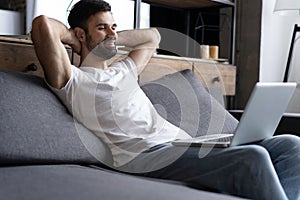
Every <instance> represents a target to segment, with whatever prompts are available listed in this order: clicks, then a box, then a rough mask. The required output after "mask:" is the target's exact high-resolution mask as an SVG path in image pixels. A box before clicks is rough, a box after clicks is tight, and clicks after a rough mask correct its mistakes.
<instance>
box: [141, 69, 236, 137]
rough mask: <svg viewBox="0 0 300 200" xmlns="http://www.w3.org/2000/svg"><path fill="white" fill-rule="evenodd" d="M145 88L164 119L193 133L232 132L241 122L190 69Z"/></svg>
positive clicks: (153, 82)
mask: <svg viewBox="0 0 300 200" xmlns="http://www.w3.org/2000/svg"><path fill="white" fill-rule="evenodd" d="M141 87H142V89H143V90H144V92H145V93H146V95H147V96H148V98H149V99H150V100H151V102H152V103H153V104H154V106H155V107H156V109H157V111H158V112H159V113H160V114H161V115H162V116H163V117H164V118H166V119H167V120H168V121H169V122H171V123H173V124H174V125H176V126H179V127H180V128H182V129H183V130H185V131H186V132H188V133H189V134H190V135H192V136H199V135H206V134H211V133H232V132H234V130H235V129H236V127H237V124H238V121H237V120H236V119H235V118H234V117H233V116H232V115H231V114H230V113H229V112H228V111H227V110H226V109H225V108H224V106H223V105H221V104H220V103H219V101H217V100H216V99H215V98H214V97H213V96H212V95H211V94H210V93H209V92H208V90H207V89H206V88H205V87H203V85H202V84H201V82H200V81H199V79H198V78H197V77H196V75H195V74H194V73H193V72H192V71H191V70H189V69H187V70H183V71H180V72H176V73H173V74H169V75H166V76H164V77H162V78H160V79H157V80H155V81H151V82H148V83H145V84H143V85H142V86H141Z"/></svg>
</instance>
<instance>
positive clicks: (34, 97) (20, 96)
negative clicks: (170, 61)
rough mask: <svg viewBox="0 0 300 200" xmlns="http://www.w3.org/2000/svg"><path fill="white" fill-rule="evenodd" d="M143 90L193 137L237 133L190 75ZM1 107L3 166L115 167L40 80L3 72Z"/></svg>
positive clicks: (230, 118)
mask: <svg viewBox="0 0 300 200" xmlns="http://www.w3.org/2000/svg"><path fill="white" fill-rule="evenodd" d="M141 87H142V89H143V90H144V92H145V93H146V95H147V96H148V97H149V99H150V101H152V103H153V104H154V106H155V107H156V109H157V111H158V112H159V113H160V114H161V115H162V116H163V117H164V118H166V119H167V120H168V121H170V122H171V123H173V124H174V125H177V126H179V127H181V128H182V129H184V130H185V131H187V132H188V133H189V134H191V135H193V136H195V135H205V134H207V133H223V132H226V133H227V132H233V131H234V129H235V128H236V126H237V124H238V121H237V120H236V119H235V118H234V117H233V116H231V115H230V114H229V113H228V112H227V111H226V110H225V109H224V107H223V106H222V105H221V104H219V102H218V101H216V100H215V99H214V98H213V97H212V96H211V95H210V94H209V93H208V91H207V90H206V89H205V88H204V87H203V86H202V85H201V83H200V82H199V80H198V78H197V77H196V76H195V75H194V73H193V72H192V71H191V70H184V71H181V72H176V73H174V74H169V75H166V76H164V77H162V78H160V79H158V80H155V81H152V82H149V83H146V84H144V85H142V86H141ZM0 105H1V107H0V165H18V164H32V163H34V164H57V163H69V164H70V163H79V164H81V163H82V164H97V165H102V164H105V165H109V166H111V163H112V159H111V153H110V151H109V149H108V148H107V147H106V145H105V144H104V143H103V142H102V141H101V140H100V139H99V138H98V137H96V136H95V135H94V134H93V133H92V132H90V131H89V130H88V129H86V128H85V127H84V126H82V125H81V124H80V123H77V122H76V120H74V119H73V117H72V116H71V115H70V113H68V111H67V109H66V108H65V107H64V106H63V105H62V103H61V102H60V101H59V99H58V98H57V97H56V96H55V95H54V94H53V93H52V92H51V91H50V90H49V89H48V87H47V85H46V84H45V82H44V80H43V79H42V78H40V77H37V76H33V75H28V74H24V73H18V72H5V71H0Z"/></svg>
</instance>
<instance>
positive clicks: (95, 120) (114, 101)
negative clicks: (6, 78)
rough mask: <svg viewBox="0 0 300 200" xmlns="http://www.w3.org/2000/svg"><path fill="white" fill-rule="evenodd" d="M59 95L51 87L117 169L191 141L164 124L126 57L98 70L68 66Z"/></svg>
mask: <svg viewBox="0 0 300 200" xmlns="http://www.w3.org/2000/svg"><path fill="white" fill-rule="evenodd" d="M71 68H72V75H71V78H70V80H69V81H68V82H67V84H66V85H65V86H64V87H63V88H62V89H60V90H57V89H55V88H52V87H50V88H51V89H52V90H53V91H54V92H55V93H56V94H57V95H58V97H59V98H60V99H61V100H62V102H63V103H64V104H65V105H66V106H67V108H68V110H69V111H70V112H71V113H72V114H73V116H74V117H75V118H76V119H77V121H79V122H81V123H82V124H83V125H85V126H86V127H87V128H88V129H90V130H91V131H92V132H93V133H94V134H96V135H97V136H98V137H100V138H101V139H102V140H103V141H104V142H105V143H106V144H107V145H108V147H109V148H110V150H111V153H112V156H113V161H114V166H116V167H119V166H122V165H124V164H126V163H127V162H129V161H131V160H132V159H134V158H135V157H136V156H137V155H139V154H140V153H141V152H143V151H145V150H147V149H149V148H151V147H153V146H155V145H158V144H161V143H165V142H169V141H172V140H174V139H176V138H189V137H190V136H189V135H188V134H187V133H186V132H184V131H183V130H181V129H179V128H178V127H176V126H174V125H172V124H171V123H169V122H168V121H166V120H165V119H163V118H162V117H161V116H160V115H159V114H158V113H157V112H156V110H155V108H154V107H153V105H152V104H151V102H150V100H149V99H148V97H147V96H146V95H145V93H144V92H143V91H142V90H141V88H140V86H139V85H138V81H137V80H138V74H137V70H136V66H135V63H134V62H133V60H132V59H131V58H130V57H127V58H125V59H124V60H122V61H119V62H117V63H114V64H112V65H111V66H110V67H109V68H108V69H106V70H102V69H97V68H93V67H80V68H77V67H75V66H72V67H71Z"/></svg>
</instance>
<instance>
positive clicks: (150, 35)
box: [117, 28, 161, 73]
mask: <svg viewBox="0 0 300 200" xmlns="http://www.w3.org/2000/svg"><path fill="white" fill-rule="evenodd" d="M160 38H161V37H160V34H159V32H158V31H157V29H155V28H150V29H138V30H128V31H121V32H118V40H117V44H118V45H124V46H126V47H130V48H132V51H131V52H130V53H129V57H131V58H132V60H133V61H134V62H135V64H136V66H137V70H138V72H139V73H140V72H141V71H142V70H143V69H144V67H145V66H146V65H147V64H148V62H149V60H150V58H151V56H152V55H153V53H154V52H155V50H156V49H157V48H158V46H159V42H160Z"/></svg>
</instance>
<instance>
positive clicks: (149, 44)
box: [117, 28, 160, 49]
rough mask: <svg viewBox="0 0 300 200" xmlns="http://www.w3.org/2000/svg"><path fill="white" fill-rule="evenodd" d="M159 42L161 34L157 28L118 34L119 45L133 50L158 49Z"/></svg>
mask: <svg viewBox="0 0 300 200" xmlns="http://www.w3.org/2000/svg"><path fill="white" fill-rule="evenodd" d="M159 42H160V34H159V32H158V31H157V29H155V28H150V29H138V30H127V31H121V32H118V40H117V45H121V46H126V47H130V48H133V49H142V48H151V49H156V48H158V46H159Z"/></svg>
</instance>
